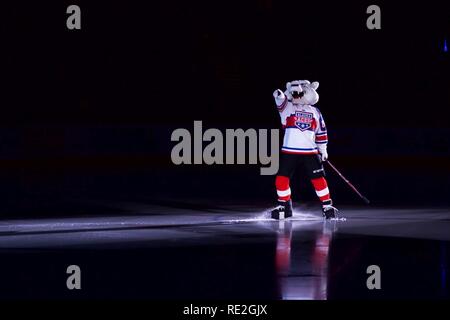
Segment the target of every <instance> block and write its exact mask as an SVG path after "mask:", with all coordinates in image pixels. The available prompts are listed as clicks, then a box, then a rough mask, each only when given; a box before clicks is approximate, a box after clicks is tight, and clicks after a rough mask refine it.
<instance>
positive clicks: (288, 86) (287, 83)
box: [286, 82, 291, 91]
mask: <svg viewBox="0 0 450 320" xmlns="http://www.w3.org/2000/svg"><path fill="white" fill-rule="evenodd" d="M290 88H291V83H290V82H286V90H287V91H289V89H290Z"/></svg>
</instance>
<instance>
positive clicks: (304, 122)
mask: <svg viewBox="0 0 450 320" xmlns="http://www.w3.org/2000/svg"><path fill="white" fill-rule="evenodd" d="M295 117H296V118H297V121H295V126H296V127H297V128H299V129H300V130H301V131H306V130H309V129H311V126H312V122H313V114H312V113H311V112H306V111H296V112H295Z"/></svg>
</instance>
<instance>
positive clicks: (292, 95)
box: [285, 80, 319, 105]
mask: <svg viewBox="0 0 450 320" xmlns="http://www.w3.org/2000/svg"><path fill="white" fill-rule="evenodd" d="M318 87H319V83H318V82H313V83H310V82H309V81H308V80H296V81H291V82H288V83H286V92H285V95H286V96H287V98H288V100H289V101H291V102H292V103H293V104H309V105H315V104H316V103H317V102H318V101H319V94H318V93H317V91H316V90H317V88H318Z"/></svg>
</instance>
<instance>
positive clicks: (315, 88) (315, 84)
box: [311, 81, 319, 90]
mask: <svg viewBox="0 0 450 320" xmlns="http://www.w3.org/2000/svg"><path fill="white" fill-rule="evenodd" d="M311 87H312V88H313V89H314V90H317V88H319V83H318V82H317V81H314V82H313V83H311Z"/></svg>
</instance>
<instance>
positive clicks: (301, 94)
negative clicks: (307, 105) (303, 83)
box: [292, 91, 305, 99]
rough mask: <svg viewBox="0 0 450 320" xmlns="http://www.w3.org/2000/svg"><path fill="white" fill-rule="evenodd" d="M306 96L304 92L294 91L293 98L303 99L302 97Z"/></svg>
mask: <svg viewBox="0 0 450 320" xmlns="http://www.w3.org/2000/svg"><path fill="white" fill-rule="evenodd" d="M304 94H305V92H304V91H302V92H298V91H292V97H293V98H294V99H298V98H301V97H303V95H304Z"/></svg>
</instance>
